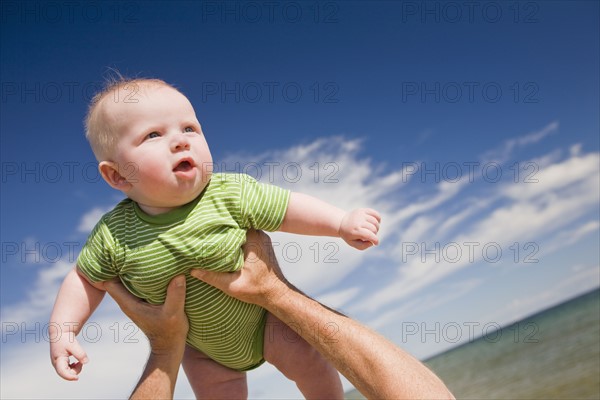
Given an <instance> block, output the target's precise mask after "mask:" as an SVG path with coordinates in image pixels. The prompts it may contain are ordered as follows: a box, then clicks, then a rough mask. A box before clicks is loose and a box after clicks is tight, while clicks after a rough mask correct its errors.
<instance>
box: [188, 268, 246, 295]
mask: <svg viewBox="0 0 600 400" xmlns="http://www.w3.org/2000/svg"><path fill="white" fill-rule="evenodd" d="M190 274H191V275H192V276H193V277H194V278H197V279H200V280H201V281H204V282H206V283H208V284H209V285H211V286H214V287H216V288H217V289H219V290H221V291H223V292H225V293H227V291H228V289H229V286H231V284H232V283H233V281H235V280H236V279H237V278H238V276H239V275H240V273H239V272H232V273H225V272H215V271H207V270H204V269H193V270H192V271H191V272H190Z"/></svg>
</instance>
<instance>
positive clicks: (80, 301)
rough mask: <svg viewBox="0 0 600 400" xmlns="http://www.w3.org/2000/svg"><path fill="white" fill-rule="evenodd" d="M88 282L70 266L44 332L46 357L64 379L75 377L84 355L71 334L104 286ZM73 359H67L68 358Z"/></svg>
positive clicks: (84, 360)
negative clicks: (48, 344) (45, 332)
mask: <svg viewBox="0 0 600 400" xmlns="http://www.w3.org/2000/svg"><path fill="white" fill-rule="evenodd" d="M99 287H100V285H98V287H95V286H92V284H91V283H90V282H88V281H87V279H86V278H84V277H83V276H82V275H81V274H80V273H79V272H78V270H77V267H75V268H73V270H71V272H69V274H68V275H67V276H66V277H65V280H64V281H63V284H62V286H61V288H60V291H59V292H58V296H57V297H56V302H55V303H54V309H53V310H52V316H51V317H50V323H49V324H48V334H49V338H50V359H51V361H52V365H53V366H54V369H56V373H57V374H58V375H60V376H61V377H62V378H64V379H66V380H68V381H76V380H78V379H79V377H78V375H79V373H80V372H81V369H82V367H83V364H85V363H87V362H88V357H87V354H86V353H85V351H84V350H83V348H82V347H81V346H80V345H79V342H78V341H77V339H76V338H75V336H76V335H77V334H78V333H79V331H80V330H81V328H82V326H83V324H85V322H86V321H87V319H88V318H89V317H90V315H92V313H93V312H94V310H95V309H96V307H98V304H100V302H101V301H102V298H103V297H104V294H105V293H106V292H105V291H104V290H101V289H100V288H99ZM71 356H72V357H73V358H75V359H76V361H75V362H70V360H69V358H70V357H71Z"/></svg>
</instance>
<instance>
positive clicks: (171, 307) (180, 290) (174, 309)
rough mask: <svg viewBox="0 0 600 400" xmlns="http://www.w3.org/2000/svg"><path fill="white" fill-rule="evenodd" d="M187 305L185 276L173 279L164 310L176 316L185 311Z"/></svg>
mask: <svg viewBox="0 0 600 400" xmlns="http://www.w3.org/2000/svg"><path fill="white" fill-rule="evenodd" d="M184 304H185V276H184V275H178V276H176V277H175V278H173V279H171V282H169V286H168V287H167V298H166V299H165V304H164V306H163V310H164V312H165V313H168V314H176V313H178V312H181V311H183V306H184Z"/></svg>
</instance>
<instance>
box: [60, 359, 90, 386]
mask: <svg viewBox="0 0 600 400" xmlns="http://www.w3.org/2000/svg"><path fill="white" fill-rule="evenodd" d="M54 368H56V373H57V374H58V375H59V376H60V377H61V378H63V379H66V380H68V381H76V380H78V379H79V376H78V375H79V373H80V372H81V369H82V368H83V364H81V363H80V362H75V363H70V362H69V357H60V358H58V359H57V360H56V364H55V366H54Z"/></svg>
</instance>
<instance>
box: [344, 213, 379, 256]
mask: <svg viewBox="0 0 600 400" xmlns="http://www.w3.org/2000/svg"><path fill="white" fill-rule="evenodd" d="M379 222H381V216H380V215H379V213H378V212H377V211H375V210H372V209H370V208H358V209H356V210H352V211H350V212H348V213H346V215H344V218H342V222H341V224H340V237H341V238H342V239H344V240H345V241H346V243H348V244H349V245H350V246H352V247H354V248H357V249H359V250H365V249H367V248H369V247H371V246H373V245H378V244H379V239H378V238H377V232H378V231H379Z"/></svg>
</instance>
